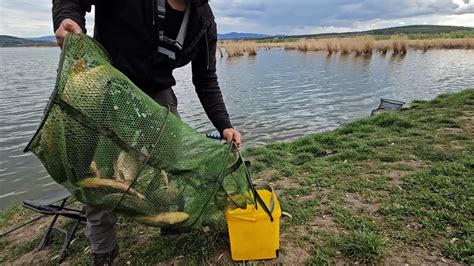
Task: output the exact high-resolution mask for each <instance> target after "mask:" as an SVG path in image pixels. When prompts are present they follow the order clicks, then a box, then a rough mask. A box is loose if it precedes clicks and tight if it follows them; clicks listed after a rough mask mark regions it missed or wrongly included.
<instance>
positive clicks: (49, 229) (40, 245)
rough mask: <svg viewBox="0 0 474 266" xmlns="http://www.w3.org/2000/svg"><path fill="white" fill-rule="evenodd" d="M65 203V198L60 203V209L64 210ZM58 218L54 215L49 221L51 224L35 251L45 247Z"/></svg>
mask: <svg viewBox="0 0 474 266" xmlns="http://www.w3.org/2000/svg"><path fill="white" fill-rule="evenodd" d="M66 201H67V198H65V199H64V200H63V201H62V202H61V207H60V208H61V209H62V208H64V205H66ZM58 217H59V214H56V215H55V216H54V218H53V221H51V224H50V225H49V227H48V230H46V234H45V235H44V237H43V239H42V240H41V243H40V244H39V245H38V247H37V249H38V250H40V249H42V248H44V247H46V246H47V245H48V244H49V243H48V242H49V235H50V234H51V232H52V231H53V229H54V225H55V224H56V221H57V220H58Z"/></svg>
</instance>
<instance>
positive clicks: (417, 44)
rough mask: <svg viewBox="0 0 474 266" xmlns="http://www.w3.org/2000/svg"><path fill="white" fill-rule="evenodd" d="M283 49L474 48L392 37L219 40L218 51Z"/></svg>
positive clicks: (466, 41) (473, 42) (465, 42)
mask: <svg viewBox="0 0 474 266" xmlns="http://www.w3.org/2000/svg"><path fill="white" fill-rule="evenodd" d="M277 47H278V48H284V49H285V50H298V51H302V52H308V51H327V52H328V53H329V54H336V53H340V54H342V55H350V54H356V55H358V56H359V55H366V56H367V55H372V54H374V53H378V54H382V55H384V54H387V53H389V52H391V53H392V54H394V55H404V54H406V53H408V50H409V49H415V50H423V51H427V50H429V49H474V38H462V39H428V40H409V39H408V38H407V37H406V36H398V35H397V36H393V37H392V38H391V39H388V40H376V39H375V38H374V37H372V36H359V37H350V38H327V39H316V38H313V39H307V38H302V39H297V40H292V41H281V42H255V41H221V42H219V52H220V55H221V57H224V55H225V54H226V53H227V56H229V57H234V56H243V55H245V54H246V53H247V54H248V55H250V56H254V55H256V54H257V51H258V49H272V48H277Z"/></svg>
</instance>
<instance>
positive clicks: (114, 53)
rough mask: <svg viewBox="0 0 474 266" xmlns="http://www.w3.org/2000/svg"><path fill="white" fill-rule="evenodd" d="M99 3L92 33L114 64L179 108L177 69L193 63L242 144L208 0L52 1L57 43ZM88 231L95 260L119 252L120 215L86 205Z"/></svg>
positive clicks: (210, 110)
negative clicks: (220, 78)
mask: <svg viewBox="0 0 474 266" xmlns="http://www.w3.org/2000/svg"><path fill="white" fill-rule="evenodd" d="M92 5H95V25H94V38H95V39H96V40H97V41H98V42H99V43H100V44H102V46H103V47H104V48H105V49H106V50H107V51H108V53H109V54H110V56H111V58H112V62H113V64H114V67H116V68H117V69H119V70H120V71H121V72H122V73H124V74H125V75H127V77H128V78H129V79H130V80H131V81H132V82H134V83H135V84H136V85H137V86H138V87H139V88H140V89H142V90H143V91H144V92H145V93H147V94H148V95H149V96H150V97H152V98H153V99H154V100H155V101H157V102H158V103H159V104H161V105H169V106H170V109H171V111H172V112H173V113H174V114H176V115H178V113H177V99H176V96H175V94H174V93H173V90H172V89H171V87H173V86H174V85H176V81H175V79H174V78H173V75H172V73H173V69H175V68H178V67H182V66H185V65H187V64H188V63H190V62H191V64H192V75H193V84H194V86H195V88H196V92H197V95H198V97H199V99H200V101H201V104H202V106H203V107H204V110H205V111H206V114H207V116H208V117H209V119H210V120H211V122H212V123H213V125H214V126H215V127H216V128H217V130H218V131H219V132H220V133H221V135H222V137H223V138H224V139H225V140H226V141H227V142H231V141H234V142H235V143H236V145H237V147H240V143H241V136H240V133H239V132H238V131H236V130H235V129H233V127H232V124H231V122H230V119H229V115H228V113H227V111H226V107H225V104H224V101H223V98H222V94H221V91H220V88H219V85H218V82H217V75H216V57H215V54H216V46H217V30H216V23H215V21H214V16H213V14H212V11H211V8H210V7H209V4H208V3H207V0H167V1H166V0H114V1H106V0H53V9H52V13H53V22H54V30H55V34H56V39H57V43H58V45H59V46H60V47H61V46H62V43H63V40H64V37H65V36H66V34H67V33H69V32H72V33H75V34H80V33H82V32H85V31H86V29H85V13H86V12H90V11H91V6H92ZM86 216H87V220H88V223H87V226H86V235H87V237H88V238H89V241H90V244H91V249H92V253H93V263H94V265H111V264H112V263H113V260H114V258H115V257H116V256H117V253H118V245H117V241H116V232H115V222H116V216H115V215H114V214H111V213H107V212H105V211H103V210H101V209H97V208H93V207H90V206H88V207H86Z"/></svg>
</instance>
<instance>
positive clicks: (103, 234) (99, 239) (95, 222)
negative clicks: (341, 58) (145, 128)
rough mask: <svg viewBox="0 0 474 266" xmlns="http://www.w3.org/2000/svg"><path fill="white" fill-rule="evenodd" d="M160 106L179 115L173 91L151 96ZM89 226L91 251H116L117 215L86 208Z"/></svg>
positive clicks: (87, 232) (164, 91) (87, 231)
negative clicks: (168, 107) (166, 107)
mask: <svg viewBox="0 0 474 266" xmlns="http://www.w3.org/2000/svg"><path fill="white" fill-rule="evenodd" d="M149 96H150V97H151V98H153V99H154V100H155V101H156V102H157V103H159V104H160V105H163V106H165V105H169V106H170V110H171V112H172V113H173V114H175V115H177V116H179V114H178V100H177V98H176V95H175V94H174V92H173V90H172V89H166V90H163V91H158V92H153V93H151V94H149ZM85 211H86V217H87V225H86V230H85V234H86V237H87V238H88V239H89V243H90V246H91V250H92V252H93V253H96V254H104V253H108V252H110V251H112V250H114V249H115V248H116V247H117V232H116V229H115V223H116V222H117V215H116V214H115V213H113V212H107V211H105V210H102V209H99V208H94V207H91V206H86V207H85Z"/></svg>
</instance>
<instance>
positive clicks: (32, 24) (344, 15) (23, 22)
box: [0, 0, 474, 37]
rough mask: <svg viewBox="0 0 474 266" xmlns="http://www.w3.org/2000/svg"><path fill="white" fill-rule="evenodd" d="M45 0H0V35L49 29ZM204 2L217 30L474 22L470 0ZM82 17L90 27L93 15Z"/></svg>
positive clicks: (271, 30) (313, 29)
mask: <svg viewBox="0 0 474 266" xmlns="http://www.w3.org/2000/svg"><path fill="white" fill-rule="evenodd" d="M129 1H132V0H129ZM133 1H137V0H133ZM142 1H146V0H142ZM51 2H52V1H51V0H0V35H13V36H19V37H38V36H45V35H52V34H53V30H52V22H51ZM210 5H211V7H212V9H213V12H214V15H215V17H216V21H217V25H218V32H219V33H227V32H251V33H263V34H269V35H274V34H288V35H296V34H315V33H327V32H344V31H360V30H369V29H376V28H385V27H394V26H403V25H414V24H434V25H454V26H470V27H474V0H359V1H355V0H289V1H283V0H211V1H210ZM92 13H93V12H92ZM86 19H87V28H88V30H89V32H92V28H93V24H94V15H93V14H88V15H87V16H86Z"/></svg>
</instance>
